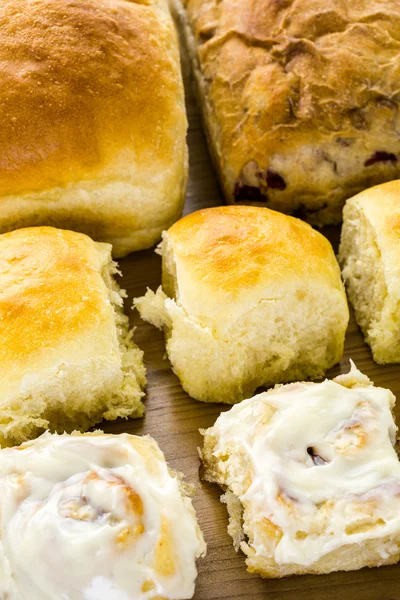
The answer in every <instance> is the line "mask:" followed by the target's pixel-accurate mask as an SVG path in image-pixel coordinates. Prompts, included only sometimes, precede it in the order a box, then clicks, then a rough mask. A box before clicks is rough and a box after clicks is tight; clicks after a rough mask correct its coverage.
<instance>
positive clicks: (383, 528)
mask: <svg viewBox="0 0 400 600" xmlns="http://www.w3.org/2000/svg"><path fill="white" fill-rule="evenodd" d="M394 402H395V398H394V396H393V394H392V393H391V392H390V391H389V390H387V389H383V388H378V387H375V386H374V385H373V384H372V383H371V382H370V381H369V379H368V378H367V377H366V376H365V375H362V374H361V373H360V372H359V371H358V370H357V369H356V368H355V366H354V365H352V369H351V371H350V373H348V374H347V375H342V376H340V377H337V378H336V379H334V380H333V381H328V380H325V381H324V382H322V383H304V382H301V383H292V384H288V385H284V386H278V387H276V388H274V389H272V390H269V391H268V392H264V393H262V394H259V395H257V396H254V397H253V398H250V399H249V400H245V401H243V402H242V403H240V404H238V405H237V406H234V407H233V408H232V409H231V410H230V411H228V412H226V413H223V414H222V415H221V416H220V417H219V418H218V419H217V421H216V423H215V424H214V426H213V427H211V428H209V429H207V430H206V431H204V432H203V434H204V449H203V451H202V456H203V462H204V465H205V477H206V479H207V480H209V481H215V482H217V483H219V484H220V485H222V486H223V487H224V489H225V490H227V493H226V494H225V496H224V498H223V500H224V501H225V502H226V504H227V505H228V510H229V513H230V524H229V528H228V531H229V533H230V534H231V535H232V537H233V538H234V543H235V546H236V548H237V549H238V548H239V547H240V548H241V549H242V550H243V551H244V553H245V554H246V555H247V560H246V562H247V565H248V567H249V570H250V571H251V572H257V573H260V574H261V575H263V576H265V577H283V576H287V575H293V574H301V573H328V572H331V571H337V570H339V569H340V570H341V569H343V570H354V569H359V568H361V567H364V566H378V565H381V564H391V563H395V562H397V561H398V560H399V559H400V462H399V459H398V457H397V455H396V451H395V449H394V444H395V441H396V426H395V423H394V420H393V416H392V412H391V410H392V408H393V406H394Z"/></svg>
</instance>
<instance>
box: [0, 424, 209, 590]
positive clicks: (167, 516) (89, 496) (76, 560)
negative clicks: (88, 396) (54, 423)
mask: <svg viewBox="0 0 400 600" xmlns="http://www.w3.org/2000/svg"><path fill="white" fill-rule="evenodd" d="M0 514H1V517H2V518H1V520H0V598H2V600H5V599H7V600H44V599H45V598H51V599H52V600H56V599H61V598H70V599H71V600H72V599H74V600H80V599H82V600H83V599H85V600H101V599H102V600H177V599H178V598H180V599H184V598H192V596H193V594H194V587H195V579H196V576H197V570H196V558H198V557H199V556H201V555H203V554H205V550H206V546H205V543H204V540H203V536H202V533H201V531H200V528H199V526H198V524H197V520H196V515H195V511H194V509H193V506H192V503H191V500H190V498H189V497H188V495H187V490H186V489H185V485H184V484H183V483H182V480H181V477H180V476H179V474H177V473H174V472H173V471H171V470H170V469H169V468H168V465H167V463H166V461H165V458H164V455H163V453H162V452H161V450H160V448H159V447H158V445H157V443H156V442H155V441H154V440H153V439H152V438H151V437H149V436H146V437H137V436H133V435H127V434H121V435H104V434H102V433H101V432H95V433H91V434H83V435H79V434H73V435H67V434H64V435H51V434H49V433H45V434H43V435H42V436H41V437H40V438H38V439H36V440H34V441H32V442H27V443H25V444H23V445H22V446H19V447H17V448H6V449H3V450H1V452H0Z"/></svg>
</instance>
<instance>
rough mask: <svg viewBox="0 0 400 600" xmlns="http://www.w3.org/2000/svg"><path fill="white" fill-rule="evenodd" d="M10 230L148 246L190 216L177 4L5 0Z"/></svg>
mask: <svg viewBox="0 0 400 600" xmlns="http://www.w3.org/2000/svg"><path fill="white" fill-rule="evenodd" d="M0 64H1V65H2V77H1V81H0V155H1V161H0V200H1V207H2V210H1V214H0V232H1V233H3V232H5V231H11V230H13V229H17V228H21V227H28V226H29V227H30V226H37V225H51V226H54V227H61V228H63V229H71V230H73V231H81V232H83V233H86V234H87V235H90V236H91V237H92V238H93V239H95V240H97V241H99V242H100V241H101V242H110V243H111V244H112V245H113V253H114V256H124V255H125V254H128V253H129V252H132V251H133V250H140V249H142V248H149V247H150V246H152V245H154V244H155V243H157V242H158V241H159V240H160V238H161V232H162V230H163V229H165V228H167V227H169V226H170V225H171V224H172V223H174V221H176V219H178V218H179V217H180V215H181V212H182V207H183V203H184V198H185V190H186V180H187V169H188V164H187V146H186V130H187V119H186V111H185V102H184V91H183V82H182V76H181V70H180V58H179V46H178V41H177V36H176V32H175V28H174V24H173V21H172V18H171V15H170V13H169V8H168V2H167V0H145V1H143V0H136V1H135V0H130V1H127V0H79V2H77V1H74V2H66V1H65V0H30V1H29V2H26V0H2V2H1V3H0Z"/></svg>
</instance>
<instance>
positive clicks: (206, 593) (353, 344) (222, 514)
mask: <svg viewBox="0 0 400 600" xmlns="http://www.w3.org/2000/svg"><path fill="white" fill-rule="evenodd" d="M183 68H184V74H185V80H186V83H187V85H186V95H187V110H188V116H189V123H190V129H189V138H188V143H189V154H190V177H189V185H188V194H187V200H186V206H185V214H186V213H189V212H193V211H195V210H198V209H200V208H204V207H208V206H217V205H221V204H223V198H222V195H221V192H220V190H219V187H218V184H217V180H216V177H215V174H214V172H213V168H212V164H211V161H210V157H209V155H208V152H207V147H206V143H205V139H204V136H203V133H202V128H201V122H200V117H199V112H198V110H197V107H196V103H195V100H194V95H193V93H192V90H191V84H190V81H189V76H188V69H187V67H186V66H185V65H184V67H183ZM323 233H325V234H326V235H327V237H328V238H329V239H330V241H331V242H332V243H333V245H334V248H335V250H336V249H337V243H338V238H339V235H340V231H339V228H329V229H328V230H326V231H323ZM119 264H120V267H121V270H122V273H123V280H122V284H121V285H122V287H124V288H125V289H126V290H127V292H128V299H127V300H126V301H125V306H126V310H127V312H129V311H130V316H131V322H132V324H134V325H135V326H136V327H137V329H136V333H135V341H136V342H137V344H138V345H139V346H140V348H141V349H142V350H144V358H145V363H146V367H147V374H148V387H147V397H146V415H145V417H144V419H138V420H133V421H122V420H120V421H116V422H114V423H107V424H104V427H103V428H104V431H106V432H109V433H120V432H128V433H133V434H147V433H149V434H150V435H152V436H153V437H154V438H155V439H156V440H157V442H158V443H159V444H160V446H161V449H162V450H163V451H164V453H165V456H166V458H167V460H168V462H169V464H170V465H171V467H172V468H174V469H176V470H178V471H181V472H183V473H184V474H185V475H186V478H187V480H188V481H189V482H190V483H192V484H194V485H195V487H196V496H195V499H194V505H195V508H196V511H197V516H198V519H199V522H200V526H201V529H202V530H203V532H204V536H205V539H206V542H207V544H208V551H207V556H206V558H205V559H203V560H200V561H199V563H198V568H199V577H198V581H197V588H196V595H195V596H194V598H195V600H217V599H218V600H222V599H224V600H239V599H240V600H261V599H265V600H400V564H399V565H397V566H392V567H382V568H380V569H363V570H362V571H355V572H350V573H333V574H331V575H327V576H302V577H292V578H288V579H283V580H263V579H261V578H260V577H258V576H254V575H249V574H248V573H247V572H246V567H245V562H244V556H243V555H242V554H241V553H239V554H236V553H235V551H234V550H233V546H232V540H231V538H230V537H229V536H228V534H227V531H226V527H227V521H228V519H227V513H226V508H225V506H224V505H222V504H221V503H220V501H219V497H220V490H219V488H218V486H216V485H211V484H207V483H202V482H201V481H200V478H199V460H198V455H197V447H198V446H200V445H201V440H202V438H201V436H200V434H199V433H198V429H199V428H207V427H210V426H211V425H212V424H213V423H214V422H215V420H216V418H217V417H218V415H219V414H220V412H221V411H222V410H227V409H228V408H229V407H226V406H224V405H218V404H204V403H202V402H196V401H195V400H192V399H191V398H189V396H188V395H187V394H186V393H185V392H184V391H183V390H182V388H181V386H180V384H179V381H178V379H177V377H175V375H174V374H173V373H172V371H171V369H170V366H169V362H168V360H166V359H164V353H165V347H164V341H163V335H162V333H161V332H159V331H158V330H157V329H155V328H154V327H152V326H150V325H148V324H145V323H143V322H141V321H140V319H139V317H138V314H137V313H136V311H135V312H134V313H133V312H132V311H131V308H130V307H131V306H132V299H133V298H134V297H136V296H141V295H143V294H144V293H145V291H146V288H147V287H150V288H151V289H153V290H155V289H156V288H157V287H158V286H159V285H160V282H161V261H160V257H159V256H157V255H156V254H155V253H154V251H153V250H148V251H144V252H137V253H136V254H132V255H131V256H129V257H127V258H125V259H123V260H121V261H119ZM349 358H352V359H353V360H354V362H355V363H356V365H357V367H358V368H359V369H360V370H361V371H362V372H363V373H366V374H367V375H368V376H369V377H370V379H372V381H374V382H375V384H376V385H380V386H384V387H388V388H390V389H391V390H392V391H393V392H394V394H395V395H397V396H398V398H399V404H398V407H397V410H396V413H397V422H398V423H399V424H400V365H393V366H387V367H381V366H378V365H376V364H375V363H374V362H373V360H372V357H371V353H370V350H369V348H368V347H367V346H366V345H365V344H364V341H363V337H362V335H361V333H360V331H359V329H358V327H357V325H356V323H355V321H354V317H353V316H352V318H351V321H350V325H349V329H348V332H347V338H346V346H345V353H344V357H343V360H342V361H341V363H340V364H339V365H337V366H336V367H335V368H333V369H331V371H329V373H328V376H329V377H334V376H335V375H338V374H339V373H346V372H347V371H348V369H349Z"/></svg>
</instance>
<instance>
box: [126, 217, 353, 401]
mask: <svg viewBox="0 0 400 600" xmlns="http://www.w3.org/2000/svg"><path fill="white" fill-rule="evenodd" d="M160 253H161V254H162V259H163V274H162V289H161V288H160V289H158V291H157V293H156V294H154V293H153V292H152V291H150V290H149V291H148V292H147V293H146V295H145V296H143V297H142V298H137V299H136V300H135V305H136V307H137V308H138V310H139V312H140V315H141V317H142V318H143V319H145V320H147V321H149V322H151V323H153V324H154V325H155V326H157V327H160V328H161V327H163V328H164V330H165V334H166V347H167V352H168V357H169V359H170V361H171V365H172V368H173V370H174V371H175V373H176V374H177V375H178V377H179V379H180V380H181V383H182V386H183V387H184V389H185V390H186V391H187V392H188V393H189V394H190V395H191V396H192V397H193V398H195V399H197V400H202V401H205V402H225V403H229V404H233V403H235V402H239V401H240V400H242V399H243V398H246V397H249V396H250V395H251V394H252V393H253V392H254V390H255V389H256V388H257V387H258V386H261V385H265V386H270V385H274V384H275V383H278V382H287V381H293V380H297V379H308V378H311V379H315V378H319V377H322V376H323V375H324V373H325V371H326V369H328V368H329V367H331V366H332V365H334V364H335V363H336V362H337V361H339V360H340V358H341V357H342V353H343V343H344V334H345V331H346V327H347V323H348V307H347V301H346V297H345V293H344V288H343V284H342V282H341V279H340V270H339V266H338V264H337V262H336V259H335V255H334V253H333V250H332V247H331V245H330V243H329V242H328V241H327V239H326V238H325V237H324V236H322V235H321V234H320V233H318V232H316V231H314V230H313V229H312V228H311V227H310V226H309V225H307V224H305V223H304V222H302V221H300V220H299V219H295V218H293V217H288V216H286V215H282V214H281V213H278V212H274V211H271V210H269V209H267V208H256V207H248V206H224V207H218V208H211V209H205V210H201V211H198V212H196V213H193V214H191V215H188V216H186V217H184V218H183V219H181V220H180V221H178V222H177V223H175V225H173V226H172V227H171V228H170V229H169V230H168V231H167V232H165V233H164V234H163V241H162V243H161V246H160Z"/></svg>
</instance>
